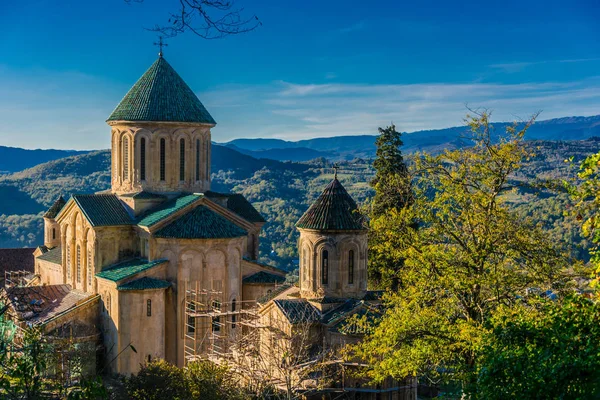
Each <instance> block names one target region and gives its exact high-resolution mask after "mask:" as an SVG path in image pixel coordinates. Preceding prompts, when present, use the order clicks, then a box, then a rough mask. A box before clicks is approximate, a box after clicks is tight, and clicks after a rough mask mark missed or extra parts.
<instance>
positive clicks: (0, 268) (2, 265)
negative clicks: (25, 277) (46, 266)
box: [0, 247, 35, 279]
mask: <svg viewBox="0 0 600 400" xmlns="http://www.w3.org/2000/svg"><path fill="white" fill-rule="evenodd" d="M34 251H35V248H31V247H23V248H20V249H0V274H1V275H0V279H4V271H29V272H33V271H34V265H35V261H34V259H33V252H34Z"/></svg>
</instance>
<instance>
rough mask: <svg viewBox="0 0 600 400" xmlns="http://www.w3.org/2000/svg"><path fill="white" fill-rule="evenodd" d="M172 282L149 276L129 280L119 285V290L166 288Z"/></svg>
mask: <svg viewBox="0 0 600 400" xmlns="http://www.w3.org/2000/svg"><path fill="white" fill-rule="evenodd" d="M169 286H171V284H170V283H169V282H167V281H165V280H163V279H156V278H149V277H147V276H145V277H143V278H140V279H136V280H133V281H131V282H127V283H125V284H123V285H119V286H117V290H152V289H166V288H168V287H169Z"/></svg>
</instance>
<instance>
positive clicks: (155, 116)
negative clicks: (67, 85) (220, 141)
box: [107, 57, 216, 125]
mask: <svg viewBox="0 0 600 400" xmlns="http://www.w3.org/2000/svg"><path fill="white" fill-rule="evenodd" d="M107 121H167V122H196V123H204V124H212V125H214V124H216V122H215V120H214V119H213V117H211V115H210V114H209V113H208V111H207V110H206V108H204V106H203V105H202V103H201V102H200V100H199V99H198V97H196V95H195V94H194V92H193V91H192V89H190V87H189V86H188V85H187V84H186V83H185V82H184V80H183V79H181V77H180V76H179V74H177V72H175V70H174V69H173V67H171V65H169V63H168V62H167V61H166V60H165V59H164V58H163V57H160V58H159V59H158V60H156V61H155V62H154V64H152V65H151V66H150V68H148V70H147V71H146V72H145V73H144V75H142V77H141V78H140V79H139V80H138V81H137V82H136V83H135V85H133V87H132V88H131V89H130V90H129V92H127V94H126V95H125V97H123V100H121V102H120V103H119V105H118V106H117V108H115V110H114V111H113V112H112V114H111V115H110V117H108V120H107Z"/></svg>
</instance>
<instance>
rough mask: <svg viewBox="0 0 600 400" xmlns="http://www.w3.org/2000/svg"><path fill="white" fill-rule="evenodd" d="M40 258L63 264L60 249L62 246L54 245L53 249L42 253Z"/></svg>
mask: <svg viewBox="0 0 600 400" xmlns="http://www.w3.org/2000/svg"><path fill="white" fill-rule="evenodd" d="M38 260H44V261H48V262H51V263H53V264H58V265H61V264H62V251H61V249H60V246H57V247H54V248H53V249H50V250H48V251H47V252H45V253H44V254H41V255H40V256H39V257H38Z"/></svg>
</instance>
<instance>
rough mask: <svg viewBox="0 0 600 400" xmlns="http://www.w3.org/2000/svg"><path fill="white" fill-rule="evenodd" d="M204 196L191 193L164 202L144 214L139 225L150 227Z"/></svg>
mask: <svg viewBox="0 0 600 400" xmlns="http://www.w3.org/2000/svg"><path fill="white" fill-rule="evenodd" d="M201 198H202V196H200V195H197V194H189V195H185V196H181V197H177V198H176V199H172V200H169V201H167V202H165V203H163V204H160V205H159V206H158V207H156V208H153V209H151V210H149V211H148V212H146V213H144V214H142V215H141V216H140V218H139V220H138V225H140V226H144V227H147V228H150V227H151V226H153V225H155V224H157V223H159V222H160V221H163V220H164V219H165V218H168V217H169V216H170V215H172V214H174V213H176V212H177V211H179V210H181V209H182V208H184V207H187V206H189V205H190V204H192V203H194V202H196V201H199V200H200V199H201Z"/></svg>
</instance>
